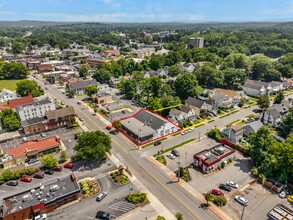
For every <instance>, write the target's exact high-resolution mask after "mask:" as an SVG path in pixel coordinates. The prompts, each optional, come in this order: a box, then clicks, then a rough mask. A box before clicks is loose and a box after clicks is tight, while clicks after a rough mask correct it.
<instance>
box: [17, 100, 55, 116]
mask: <svg viewBox="0 0 293 220" xmlns="http://www.w3.org/2000/svg"><path fill="white" fill-rule="evenodd" d="M55 109H56V107H55V104H54V103H53V102H52V101H50V100H49V99H44V100H41V101H38V102H33V103H31V104H26V105H21V106H18V107H17V108H16V113H17V115H18V117H19V119H20V121H24V120H28V119H33V118H42V117H44V116H45V115H46V112H47V111H52V110H55Z"/></svg>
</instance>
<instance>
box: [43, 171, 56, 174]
mask: <svg viewBox="0 0 293 220" xmlns="http://www.w3.org/2000/svg"><path fill="white" fill-rule="evenodd" d="M44 173H45V174H47V175H53V174H54V170H46V171H45V172H44Z"/></svg>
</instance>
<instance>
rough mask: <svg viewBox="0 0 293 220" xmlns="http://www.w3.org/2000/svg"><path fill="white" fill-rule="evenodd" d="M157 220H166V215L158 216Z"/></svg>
mask: <svg viewBox="0 0 293 220" xmlns="http://www.w3.org/2000/svg"><path fill="white" fill-rule="evenodd" d="M156 220H166V218H165V217H164V216H160V215H159V216H158V217H157V218H156Z"/></svg>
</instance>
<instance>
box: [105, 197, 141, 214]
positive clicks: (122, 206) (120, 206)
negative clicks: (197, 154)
mask: <svg viewBox="0 0 293 220" xmlns="http://www.w3.org/2000/svg"><path fill="white" fill-rule="evenodd" d="M136 207H138V206H137V205H135V204H133V203H130V202H127V201H125V200H121V201H118V202H115V203H114V204H112V205H110V206H109V208H110V209H114V210H117V211H120V212H124V213H126V212H129V211H130V210H133V209H135V208H136Z"/></svg>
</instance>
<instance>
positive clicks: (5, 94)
mask: <svg viewBox="0 0 293 220" xmlns="http://www.w3.org/2000/svg"><path fill="white" fill-rule="evenodd" d="M16 98H17V93H16V92H14V91H11V90H8V89H2V90H1V92H0V102H7V101H8V100H11V99H16Z"/></svg>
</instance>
